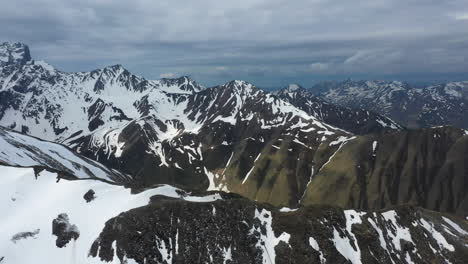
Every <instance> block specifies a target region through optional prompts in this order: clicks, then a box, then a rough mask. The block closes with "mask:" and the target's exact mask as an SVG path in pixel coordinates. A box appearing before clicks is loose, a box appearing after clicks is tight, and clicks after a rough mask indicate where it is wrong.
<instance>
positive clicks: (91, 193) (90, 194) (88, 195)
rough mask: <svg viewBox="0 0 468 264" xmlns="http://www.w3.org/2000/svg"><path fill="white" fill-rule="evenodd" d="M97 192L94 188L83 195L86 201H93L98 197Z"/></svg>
mask: <svg viewBox="0 0 468 264" xmlns="http://www.w3.org/2000/svg"><path fill="white" fill-rule="evenodd" d="M95 194H96V193H95V192H94V190H93V189H90V190H89V191H87V192H86V193H85V194H84V195H83V199H85V201H86V202H87V203H89V202H91V201H93V200H94V199H96V195H95Z"/></svg>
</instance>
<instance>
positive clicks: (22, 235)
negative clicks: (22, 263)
mask: <svg viewBox="0 0 468 264" xmlns="http://www.w3.org/2000/svg"><path fill="white" fill-rule="evenodd" d="M40 231H41V230H40V229H36V230H34V231H32V232H20V233H17V234H15V235H13V237H12V238H11V242H13V243H16V242H17V241H18V240H21V239H27V238H35V237H36V236H37V235H38V234H39V232H40Z"/></svg>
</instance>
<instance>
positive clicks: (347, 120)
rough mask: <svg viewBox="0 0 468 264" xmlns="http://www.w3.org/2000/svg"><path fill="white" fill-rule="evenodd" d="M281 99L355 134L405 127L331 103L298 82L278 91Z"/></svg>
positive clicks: (370, 113)
mask: <svg viewBox="0 0 468 264" xmlns="http://www.w3.org/2000/svg"><path fill="white" fill-rule="evenodd" d="M275 94H276V95H277V96H278V97H280V98H281V99H283V100H285V101H287V102H289V103H291V104H292V105H294V106H296V107H298V108H299V109H301V110H303V111H305V112H306V113H308V114H310V115H313V116H316V117H317V118H318V119H319V120H320V121H322V122H325V123H327V124H331V125H333V126H336V127H339V128H342V129H344V130H346V131H349V132H352V133H355V134H370V133H383V132H395V131H401V130H403V129H404V128H403V127H402V126H401V125H399V124H397V123H396V122H394V121H393V120H391V119H389V118H388V117H385V116H382V115H379V114H377V113H374V112H371V111H368V110H363V109H351V108H347V107H342V106H339V105H336V104H331V103H328V102H327V101H325V100H324V99H322V98H319V97H317V96H315V95H313V94H312V92H311V91H310V90H307V89H305V88H303V87H301V86H299V85H297V84H293V85H289V86H288V87H286V88H284V89H281V90H279V91H276V92H275Z"/></svg>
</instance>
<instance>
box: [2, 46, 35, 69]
mask: <svg viewBox="0 0 468 264" xmlns="http://www.w3.org/2000/svg"><path fill="white" fill-rule="evenodd" d="M30 60H31V54H30V52H29V47H28V46H27V45H26V44H23V43H20V42H16V43H9V42H3V43H1V44H0V66H4V65H9V64H20V65H23V64H25V63H26V62H27V61H30Z"/></svg>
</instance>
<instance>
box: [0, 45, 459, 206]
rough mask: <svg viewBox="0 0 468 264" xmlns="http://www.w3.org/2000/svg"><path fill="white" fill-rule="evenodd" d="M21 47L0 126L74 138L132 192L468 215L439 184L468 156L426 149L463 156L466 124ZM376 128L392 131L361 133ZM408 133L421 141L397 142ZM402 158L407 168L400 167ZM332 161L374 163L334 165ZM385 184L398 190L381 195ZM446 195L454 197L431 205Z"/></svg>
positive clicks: (2, 94)
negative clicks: (163, 189)
mask: <svg viewBox="0 0 468 264" xmlns="http://www.w3.org/2000/svg"><path fill="white" fill-rule="evenodd" d="M4 45H9V44H4ZM14 45H16V46H18V47H17V48H15V49H13V48H4V50H7V51H8V52H9V53H8V57H15V58H18V60H15V61H10V60H9V62H8V63H6V64H5V65H4V66H2V67H1V68H0V70H1V76H0V85H1V86H0V87H1V89H0V125H1V126H5V127H9V128H10V129H12V130H16V131H21V132H23V133H26V134H30V135H33V136H36V137H40V138H43V139H48V140H52V141H55V142H58V143H61V144H64V145H66V146H68V147H70V148H71V149H73V150H74V151H76V152H78V153H80V154H81V155H84V156H86V157H88V158H91V159H93V160H95V161H98V162H100V163H102V164H104V165H106V166H108V167H110V168H113V169H116V170H118V171H120V172H121V173H123V174H126V175H129V176H130V177H131V180H130V183H129V185H131V186H132V188H135V189H140V188H147V187H151V186H153V185H155V184H171V185H174V186H177V187H180V188H185V189H191V190H225V191H230V192H235V193H238V194H241V195H243V196H245V197H247V198H250V199H253V200H256V201H260V202H268V203H270V204H273V205H276V206H290V207H296V206H298V205H299V204H314V203H320V202H321V201H327V203H328V202H333V204H338V205H340V206H344V207H353V208H363V209H367V208H369V207H368V206H369V205H371V206H372V208H383V207H386V206H389V205H395V204H399V203H404V202H412V203H414V204H417V205H421V206H425V207H426V208H430V209H436V210H442V211H448V212H457V213H459V214H464V213H465V212H468V207H466V205H465V203H464V202H463V201H464V200H465V197H467V193H466V192H463V191H461V190H459V191H457V192H458V194H457V195H459V199H455V200H453V199H450V195H451V194H450V193H448V191H443V192H438V191H436V190H437V189H435V187H434V186H435V185H434V182H433V180H432V179H435V178H437V179H438V180H439V181H441V182H443V181H456V182H462V181H463V180H464V179H465V178H466V175H465V174H464V173H463V166H464V164H465V162H464V161H465V156H462V157H461V158H460V159H456V160H455V164H456V166H459V167H460V169H457V170H455V171H454V173H449V171H447V170H446V169H445V168H446V166H448V165H450V164H451V163H450V162H448V161H446V160H444V159H443V158H436V159H434V158H433V156H432V154H431V153H428V152H427V151H426V150H427V149H428V148H434V149H437V151H438V153H440V155H443V156H446V155H447V156H449V155H452V153H461V152H460V151H461V150H460V149H463V148H464V147H465V143H464V142H465V141H464V140H461V139H463V138H464V132H463V131H461V130H455V131H452V130H450V129H440V130H442V133H440V132H439V131H436V130H437V129H434V131H433V130H431V131H414V132H411V133H410V134H408V133H406V132H405V131H400V130H401V127H400V126H399V125H398V124H396V123H395V122H393V121H392V120H390V119H388V118H385V117H383V116H380V115H378V114H373V113H372V112H367V111H365V110H349V109H347V108H343V107H338V106H334V105H332V104H328V103H325V102H321V101H319V100H318V99H316V98H315V97H314V96H312V95H310V94H309V93H307V92H305V91H303V89H301V88H300V87H299V86H293V87H289V88H288V89H286V90H284V91H282V92H279V93H276V94H271V93H268V92H265V91H262V90H260V89H258V88H256V87H255V86H254V85H252V84H250V83H247V82H245V81H239V80H236V81H231V82H228V83H226V84H223V85H219V86H215V87H210V88H205V87H202V86H200V85H198V84H197V83H196V82H195V81H193V80H191V79H189V78H188V77H181V78H178V79H162V80H146V79H144V78H143V77H139V76H136V75H133V74H131V73H130V72H129V71H127V70H125V69H124V68H123V67H122V66H120V65H114V66H110V67H106V68H104V69H98V70H95V71H91V72H79V73H67V72H62V71H59V70H57V69H55V68H53V67H52V66H50V65H48V64H46V63H45V62H37V61H33V60H31V59H30V58H29V57H28V56H26V55H24V54H29V52H22V51H25V50H28V49H27V47H26V46H25V45H23V46H22V47H23V48H19V46H21V44H14ZM10 46H12V45H10ZM16 51H18V52H17V53H15V52H16ZM12 53H15V54H14V55H12ZM21 56H23V59H20V58H21ZM28 59H29V60H28ZM388 89H390V88H388ZM330 123H331V124H330ZM367 132H373V133H374V132H378V133H377V134H379V133H380V132H391V133H390V134H392V135H391V136H387V135H385V134H383V135H376V136H372V135H370V136H369V135H363V136H360V137H356V136H355V134H366V133H367ZM436 134H437V135H439V134H441V135H446V137H444V138H446V140H445V141H443V142H444V143H443V144H442V143H441V144H440V145H439V142H442V141H432V140H430V137H431V136H434V135H436ZM408 135H411V137H412V138H415V139H417V140H416V141H402V142H401V144H400V145H397V147H396V148H394V146H395V142H398V140H399V139H405V138H408ZM373 141H376V142H379V143H378V144H379V146H384V145H385V146H388V151H384V152H379V155H378V156H377V157H378V159H379V160H382V163H379V164H377V165H376V163H375V161H376V159H375V158H374V156H373V154H369V155H368V152H369V150H370V148H371V147H369V146H368V145H369V144H370V145H372V142H373ZM433 145H434V146H433ZM351 146H357V147H358V148H359V149H360V150H359V153H356V152H355V150H354V149H353V147H351ZM414 148H416V149H420V151H419V152H418V154H417V156H416V157H415V158H417V159H421V160H424V164H430V166H429V165H424V168H423V169H421V170H420V169H418V168H419V166H417V164H415V163H414V160H413V159H414V157H413V152H411V151H410V150H411V149H414ZM454 149H456V151H454ZM394 150H398V151H397V152H395V151H394ZM358 154H359V155H358ZM338 157H340V159H342V160H341V161H340V160H338ZM357 157H359V159H356V158H357ZM396 157H398V163H401V164H407V166H405V167H401V166H400V165H399V164H396V163H394V162H393V161H394V160H395V158H396ZM427 162H429V163H427ZM329 164H340V166H339V167H340V168H341V167H347V168H364V167H366V168H369V169H368V170H361V169H359V170H357V169H347V170H346V171H341V170H340V169H339V168H338V167H337V168H335V169H333V170H330V169H329V166H328V165H329ZM408 170H415V171H416V173H412V174H411V175H410V176H409V178H414V179H417V180H415V181H412V184H409V185H405V187H404V188H403V187H402V188H394V189H392V188H391V185H389V184H382V182H384V181H397V182H398V181H399V175H401V174H404V173H406V171H408ZM427 170H431V173H427ZM337 172H339V173H337ZM370 175H372V177H373V179H375V180H376V181H377V182H379V184H378V185H373V186H368V185H367V182H369V181H368V180H364V179H366V178H367V177H370ZM436 175H438V176H437V177H436ZM323 178H326V179H330V181H327V182H335V183H337V184H338V183H339V184H342V185H343V186H346V190H342V191H341V192H340V194H342V196H341V197H340V199H336V200H335V201H332V200H331V199H329V195H330V193H331V192H335V189H334V186H333V185H330V184H325V186H326V188H320V190H319V191H317V190H316V189H317V186H321V185H322V184H323V182H322V181H323ZM342 178H345V179H346V180H345V181H342ZM429 178H430V179H431V180H428V183H426V184H425V185H426V187H425V189H424V190H418V189H417V188H416V189H415V186H417V185H418V184H416V183H417V182H420V181H422V182H425V181H426V180H427V179H429ZM352 186H359V188H358V189H356V187H352ZM382 189H385V190H386V192H389V193H390V195H380V193H381V191H382ZM457 190H458V189H457ZM408 193H409V194H408ZM377 194H379V195H377ZM435 195H437V196H438V197H440V199H444V200H446V202H444V203H442V204H440V203H439V204H438V203H433V202H432V201H431V202H430V201H429V200H430V199H431V197H434V196H435ZM369 197H371V198H372V201H371V202H369V201H368V198H369Z"/></svg>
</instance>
